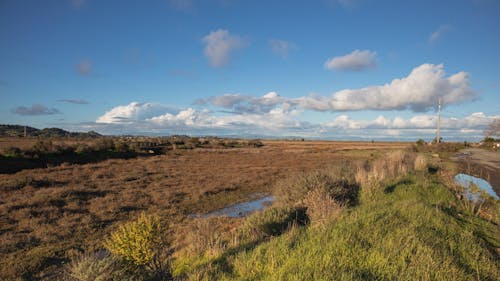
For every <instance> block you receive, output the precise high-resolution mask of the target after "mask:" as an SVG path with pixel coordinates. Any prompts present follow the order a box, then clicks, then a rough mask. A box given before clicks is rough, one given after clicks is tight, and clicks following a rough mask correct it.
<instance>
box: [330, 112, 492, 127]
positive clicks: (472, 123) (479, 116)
mask: <svg viewBox="0 0 500 281" xmlns="http://www.w3.org/2000/svg"><path fill="white" fill-rule="evenodd" d="M495 118H497V116H495V115H491V116H487V115H486V114H484V113H483V112H476V113H472V114H470V115H468V116H466V117H463V118H455V117H442V118H441V129H448V130H459V131H462V132H463V131H464V130H465V131H467V130H468V131H479V130H482V129H483V128H484V127H486V126H487V125H488V124H489V123H490V122H491V121H492V120H494V119H495ZM324 125H325V126H326V127H330V128H342V129H403V130H408V129H412V130H413V129H432V130H435V129H436V127H437V116H436V115H425V114H424V115H415V116H413V117H411V118H408V119H405V118H402V117H395V118H387V117H384V116H383V115H380V116H378V117H377V118H375V119H374V120H353V119H351V118H350V117H349V116H348V115H346V114H342V115H340V116H338V117H337V118H335V119H334V120H333V121H331V122H327V123H325V124H324Z"/></svg>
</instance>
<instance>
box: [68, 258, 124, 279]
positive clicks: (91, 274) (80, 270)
mask: <svg viewBox="0 0 500 281" xmlns="http://www.w3.org/2000/svg"><path fill="white" fill-rule="evenodd" d="M120 273H121V271H120V268H119V265H118V263H117V261H116V260H115V259H113V258H112V257H111V256H109V255H108V254H86V255H82V256H80V257H77V258H76V259H74V260H73V261H71V263H70V264H69V265H68V267H67V275H68V277H69V278H70V279H71V280H75V281H114V280H123V278H122V277H124V276H120Z"/></svg>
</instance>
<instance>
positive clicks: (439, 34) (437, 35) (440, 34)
mask: <svg viewBox="0 0 500 281" xmlns="http://www.w3.org/2000/svg"><path fill="white" fill-rule="evenodd" d="M450 30H451V25H449V24H445V25H441V26H440V27H439V28H438V29H436V30H435V31H434V32H432V33H431V35H429V43H430V44H433V43H435V42H436V41H438V40H439V38H441V37H443V34H445V33H446V32H448V31H450Z"/></svg>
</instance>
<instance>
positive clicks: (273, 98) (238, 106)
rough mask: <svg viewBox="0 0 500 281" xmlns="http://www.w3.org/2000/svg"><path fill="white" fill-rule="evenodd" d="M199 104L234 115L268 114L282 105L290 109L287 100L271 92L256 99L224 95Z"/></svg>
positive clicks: (247, 96) (198, 102)
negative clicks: (227, 111)
mask: <svg viewBox="0 0 500 281" xmlns="http://www.w3.org/2000/svg"><path fill="white" fill-rule="evenodd" d="M196 103H197V104H200V105H203V104H212V105H214V106H218V107H222V108H225V109H230V110H232V111H233V112H234V113H238V114H245V113H267V112H269V111H271V110H272V109H274V108H275V107H276V106H278V105H280V106H281V107H283V108H287V107H289V103H288V102H287V99H285V98H284V97H282V96H280V95H278V94H277V93H276V92H269V93H267V94H265V95H263V96H262V97H254V96H250V95H242V94H224V95H221V96H214V97H210V98H208V99H203V100H198V101H197V102H196Z"/></svg>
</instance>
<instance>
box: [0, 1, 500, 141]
mask: <svg viewBox="0 0 500 281" xmlns="http://www.w3.org/2000/svg"><path fill="white" fill-rule="evenodd" d="M499 15H500V1H497V0H449V1H445V0H443V1H401V0H394V1H391V0H387V1H386V0H377V1H376V0H317V1H314V0H311V1H306V0H304V1H299V0H297V1H295V0H292V1H274V0H269V1H250V0H157V1H156V0H150V1H127V0H121V1H113V0H109V1H97V0H58V1H56V0H47V1H38V0H31V1H30V0H25V1H16V0H0V43H1V44H0V100H1V103H0V123H4V124H23V125H24V124H26V125H30V126H34V127H38V128H44V127H61V128H64V129H67V130H72V131H89V130H95V131H98V132H100V133H104V134H148V135H168V134H189V135H231V136H235V135H240V136H268V137H284V136H296V137H305V138H321V139H353V140H357V139H367V140H371V139H374V140H379V139H392V140H411V141H414V140H416V139H418V138H423V139H425V140H431V139H432V138H433V137H434V135H435V127H436V124H437V116H436V108H437V103H438V100H439V99H441V100H442V103H443V110H442V124H441V127H442V128H443V131H442V135H443V137H444V139H445V141H446V140H477V139H480V138H482V130H483V129H484V127H485V126H486V125H487V124H489V123H490V122H491V121H492V120H493V119H494V118H499V117H500V93H499V92H500V53H499V50H500V28H499V26H500V16H499Z"/></svg>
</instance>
